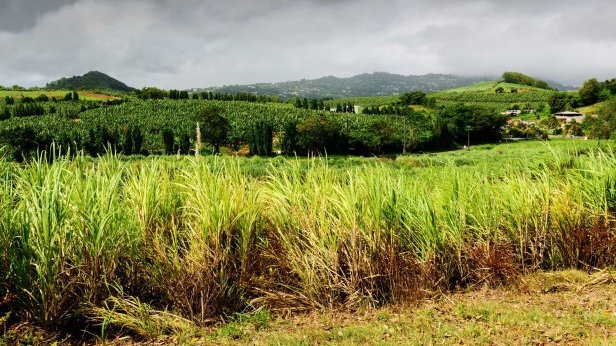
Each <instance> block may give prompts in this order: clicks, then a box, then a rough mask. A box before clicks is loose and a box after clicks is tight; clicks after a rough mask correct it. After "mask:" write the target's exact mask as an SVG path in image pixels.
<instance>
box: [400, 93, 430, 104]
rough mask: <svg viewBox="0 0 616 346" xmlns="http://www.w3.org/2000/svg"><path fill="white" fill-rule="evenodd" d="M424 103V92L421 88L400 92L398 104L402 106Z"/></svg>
mask: <svg viewBox="0 0 616 346" xmlns="http://www.w3.org/2000/svg"><path fill="white" fill-rule="evenodd" d="M425 103H426V93H425V92H423V91H421V90H417V91H411V92H410V93H406V94H402V95H401V96H400V104H402V105H403V106H409V105H423V104H425Z"/></svg>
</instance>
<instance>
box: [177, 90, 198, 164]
mask: <svg viewBox="0 0 616 346" xmlns="http://www.w3.org/2000/svg"><path fill="white" fill-rule="evenodd" d="M195 95H196V94H195ZM190 146H191V145H190V136H189V135H188V134H187V133H185V134H183V135H182V137H180V153H182V154H184V155H188V154H189V153H190Z"/></svg>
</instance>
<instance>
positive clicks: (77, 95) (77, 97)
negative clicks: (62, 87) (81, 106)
mask: <svg viewBox="0 0 616 346" xmlns="http://www.w3.org/2000/svg"><path fill="white" fill-rule="evenodd" d="M73 101H79V94H78V93H77V91H73Z"/></svg>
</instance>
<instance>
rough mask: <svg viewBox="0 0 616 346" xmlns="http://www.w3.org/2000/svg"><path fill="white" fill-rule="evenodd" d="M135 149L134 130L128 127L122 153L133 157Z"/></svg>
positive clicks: (125, 130)
mask: <svg viewBox="0 0 616 346" xmlns="http://www.w3.org/2000/svg"><path fill="white" fill-rule="evenodd" d="M134 148H135V140H134V138H133V128H132V127H130V126H127V127H126V128H125V129H124V141H123V142H122V152H123V153H124V155H131V154H132V153H133V150H134Z"/></svg>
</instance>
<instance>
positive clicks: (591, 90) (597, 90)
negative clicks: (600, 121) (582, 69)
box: [578, 78, 602, 106]
mask: <svg viewBox="0 0 616 346" xmlns="http://www.w3.org/2000/svg"><path fill="white" fill-rule="evenodd" d="M601 90H602V87H601V84H600V83H599V82H598V81H597V79H596V78H593V79H589V80H587V81H586V82H584V85H583V86H582V88H580V91H579V92H578V94H579V95H580V99H581V101H582V105H584V106H588V105H592V104H595V103H597V101H598V100H599V94H601Z"/></svg>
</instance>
